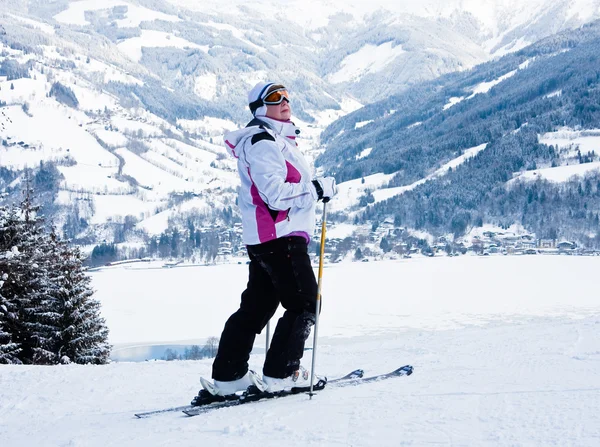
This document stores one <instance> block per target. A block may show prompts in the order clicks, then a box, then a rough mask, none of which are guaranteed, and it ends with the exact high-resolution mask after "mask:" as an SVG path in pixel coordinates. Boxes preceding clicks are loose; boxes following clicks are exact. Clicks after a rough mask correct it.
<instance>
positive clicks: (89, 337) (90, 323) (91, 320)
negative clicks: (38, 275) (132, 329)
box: [51, 233, 110, 364]
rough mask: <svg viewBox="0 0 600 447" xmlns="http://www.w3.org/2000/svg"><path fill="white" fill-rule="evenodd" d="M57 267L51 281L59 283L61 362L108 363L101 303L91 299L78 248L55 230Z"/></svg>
mask: <svg viewBox="0 0 600 447" xmlns="http://www.w3.org/2000/svg"><path fill="white" fill-rule="evenodd" d="M51 239H52V240H53V241H54V243H55V245H54V257H55V259H56V264H57V269H56V270H55V271H54V272H53V273H52V281H53V282H54V283H55V285H56V286H57V288H56V296H55V301H54V302H55V305H56V308H55V311H56V312H57V313H58V314H59V319H58V327H59V330H58V331H57V333H56V335H55V340H54V345H55V347H54V350H55V352H56V353H57V355H58V358H59V361H60V362H61V363H70V362H75V363H81V364H85V363H92V364H103V363H107V362H108V359H109V356H110V345H109V344H108V341H107V340H108V328H107V327H106V325H105V322H104V319H103V318H102V317H101V316H100V303H99V302H98V301H97V300H95V299H93V298H92V295H93V293H94V292H93V291H92V289H91V288H90V277H89V276H87V275H86V274H85V272H84V270H83V259H82V256H81V253H80V251H79V249H77V248H71V247H69V245H68V244H67V243H66V242H64V241H59V240H58V237H57V236H56V235H55V234H54V233H52V235H51Z"/></svg>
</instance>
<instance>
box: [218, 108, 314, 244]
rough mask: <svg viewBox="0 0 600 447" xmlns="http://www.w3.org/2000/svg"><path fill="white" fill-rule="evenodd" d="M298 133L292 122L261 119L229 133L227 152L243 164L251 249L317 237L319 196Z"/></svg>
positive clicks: (242, 199) (243, 204) (243, 205)
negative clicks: (286, 238) (283, 239)
mask: <svg viewBox="0 0 600 447" xmlns="http://www.w3.org/2000/svg"><path fill="white" fill-rule="evenodd" d="M298 133H299V131H298V128H297V127H296V126H295V125H294V124H293V123H292V122H289V121H288V122H282V121H277V120H274V119H271V118H267V117H264V116H261V117H258V118H255V119H253V120H252V121H250V123H248V125H247V126H246V127H245V128H243V129H240V130H236V131H233V132H229V133H227V134H225V137H224V140H225V146H226V147H227V151H228V152H229V153H230V154H231V155H233V156H234V157H235V158H236V159H237V163H238V171H239V175H240V179H241V187H240V189H239V195H238V205H239V207H240V210H241V213H242V226H243V240H244V243H245V244H246V245H255V244H262V243H264V242H268V241H271V240H273V239H277V238H280V237H283V236H288V235H294V236H304V237H305V238H306V239H307V242H308V241H309V240H310V238H311V237H312V235H313V233H314V229H315V204H316V200H317V192H316V190H315V188H314V186H313V185H312V183H311V180H312V176H311V168H310V166H309V165H308V163H307V162H306V160H305V159H304V156H303V155H302V153H301V152H300V151H299V150H298V148H297V144H296V141H295V138H296V135H297V134H298Z"/></svg>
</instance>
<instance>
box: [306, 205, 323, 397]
mask: <svg viewBox="0 0 600 447" xmlns="http://www.w3.org/2000/svg"><path fill="white" fill-rule="evenodd" d="M326 205H327V202H325V201H324V202H323V221H322V222H321V254H320V256H319V277H318V278H319V281H318V283H317V307H316V312H317V314H316V316H315V332H314V334H313V352H312V365H311V367H310V392H309V393H308V395H309V396H310V399H312V397H313V394H314V393H313V382H314V378H315V374H314V372H315V359H316V357H317V336H318V335H319V313H321V282H322V279H323V254H324V253H325V218H326V216H327V208H326Z"/></svg>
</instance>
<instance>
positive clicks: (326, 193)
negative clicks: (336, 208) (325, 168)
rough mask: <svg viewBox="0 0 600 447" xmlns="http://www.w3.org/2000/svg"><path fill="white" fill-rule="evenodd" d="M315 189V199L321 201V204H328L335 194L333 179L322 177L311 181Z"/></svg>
mask: <svg viewBox="0 0 600 447" xmlns="http://www.w3.org/2000/svg"><path fill="white" fill-rule="evenodd" d="M312 184H313V186H314V187H315V192H316V196H317V197H316V199H317V200H322V201H323V203H327V202H329V200H331V198H332V197H333V196H335V194H336V193H337V186H336V185H335V179H334V178H333V177H322V178H318V179H315V180H313V181H312Z"/></svg>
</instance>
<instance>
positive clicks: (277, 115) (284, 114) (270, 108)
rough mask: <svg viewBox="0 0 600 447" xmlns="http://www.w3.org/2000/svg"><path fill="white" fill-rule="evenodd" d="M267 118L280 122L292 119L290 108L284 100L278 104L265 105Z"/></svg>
mask: <svg viewBox="0 0 600 447" xmlns="http://www.w3.org/2000/svg"><path fill="white" fill-rule="evenodd" d="M267 116H268V117H269V118H273V119H276V120H280V121H289V120H290V118H291V117H292V107H291V106H290V103H289V102H287V101H286V100H283V101H281V103H280V104H273V105H270V104H267Z"/></svg>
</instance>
